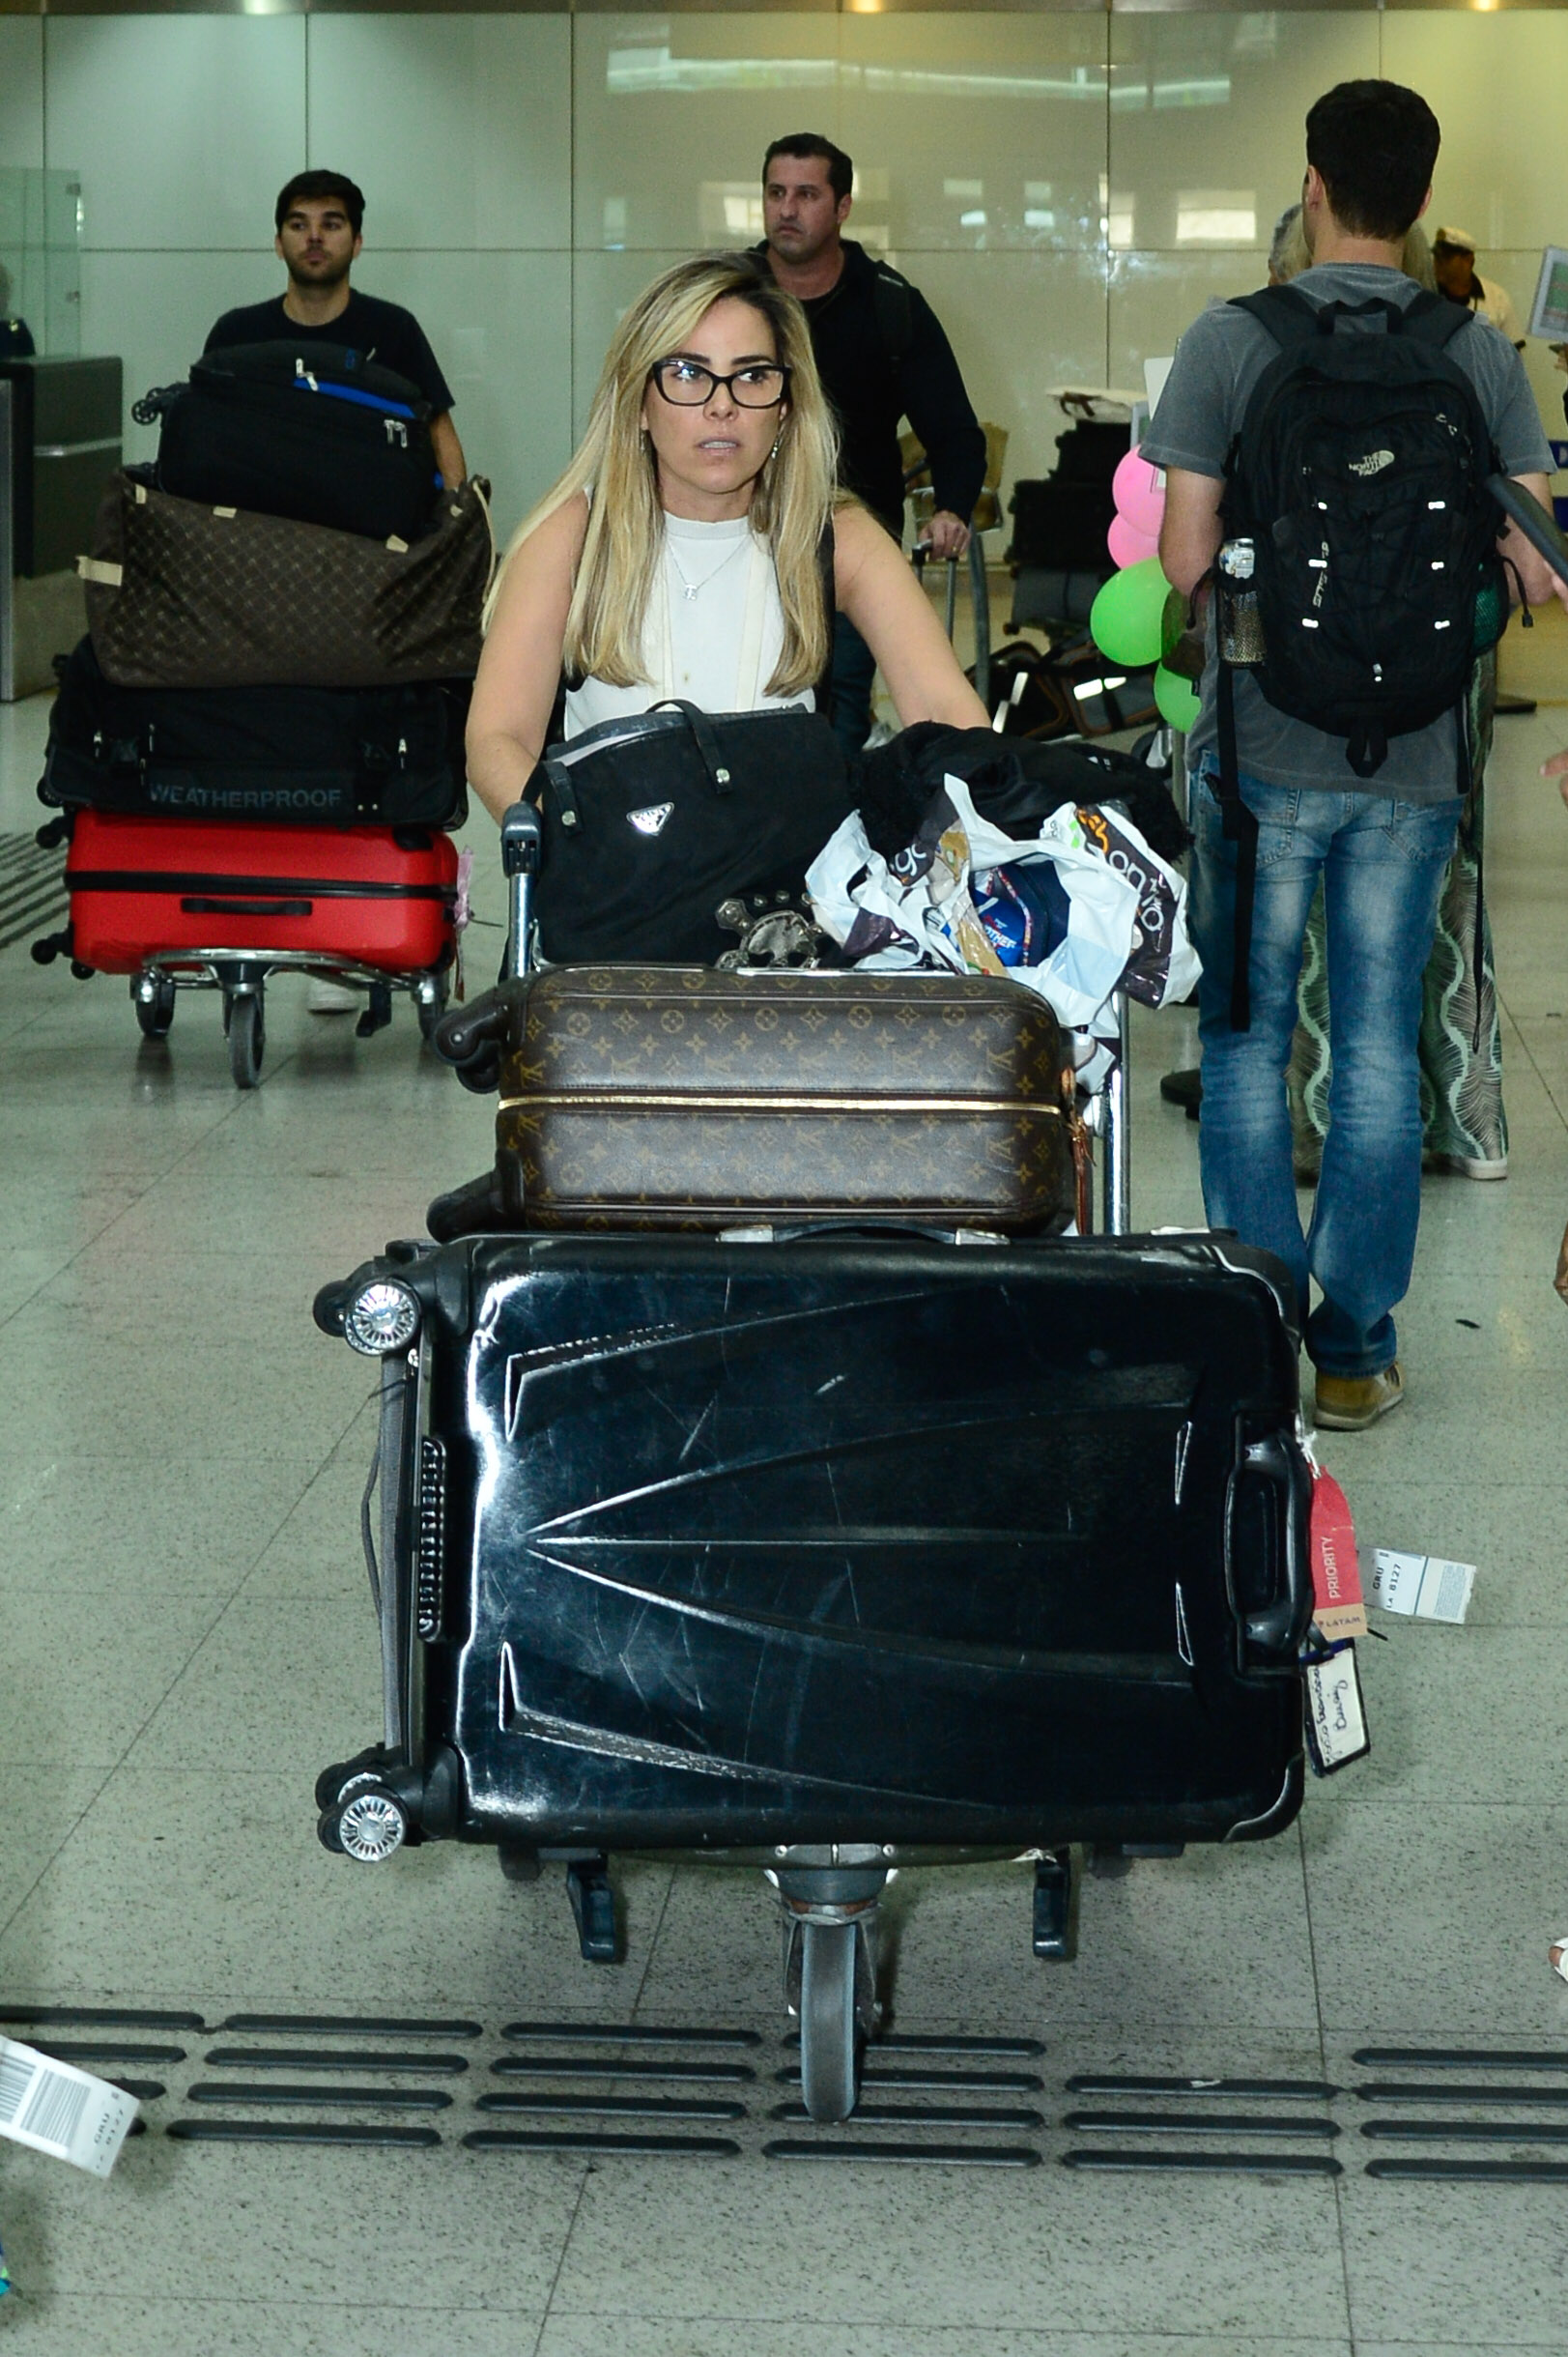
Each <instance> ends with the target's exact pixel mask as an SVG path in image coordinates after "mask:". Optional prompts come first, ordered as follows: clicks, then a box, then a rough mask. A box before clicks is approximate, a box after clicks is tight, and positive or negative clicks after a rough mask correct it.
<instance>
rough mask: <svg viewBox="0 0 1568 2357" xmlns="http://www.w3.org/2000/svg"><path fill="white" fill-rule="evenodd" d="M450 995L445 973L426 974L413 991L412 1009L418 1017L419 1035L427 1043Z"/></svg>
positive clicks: (434, 1030)
mask: <svg viewBox="0 0 1568 2357" xmlns="http://www.w3.org/2000/svg"><path fill="white" fill-rule="evenodd" d="M450 995H451V982H450V979H449V977H448V976H447V975H445V974H427V975H426V976H425V978H424V980H423V982H421V983H420V984H419V986H418V988H417V990H416V991H415V992H414V996H413V1011H414V1013H415V1014H416V1015H417V1016H418V1018H419V1037H420V1038H421V1039H422V1040H424V1041H426V1042H427V1043H428V1042H430V1041H432V1040H434V1038H435V1036H436V1025H437V1024H438V1023H439V1022H440V1021H441V1019H442V1016H443V1015H444V1014H445V1012H446V1001H447V999H448V998H449V997H450Z"/></svg>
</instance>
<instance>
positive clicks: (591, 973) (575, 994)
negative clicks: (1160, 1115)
mask: <svg viewBox="0 0 1568 2357" xmlns="http://www.w3.org/2000/svg"><path fill="white" fill-rule="evenodd" d="M502 997H503V999H504V1002H505V1005H506V1010H507V1015H508V1018H509V1020H508V1025H507V1032H508V1036H507V1038H506V1043H505V1047H504V1049H503V1052H502V1057H501V1072H500V1105H499V1113H498V1116H497V1145H498V1165H499V1176H500V1182H501V1191H502V1194H503V1196H504V1198H505V1200H506V1207H507V1210H508V1212H509V1214H510V1215H511V1217H512V1218H513V1219H515V1220H516V1221H517V1222H519V1223H520V1224H522V1225H525V1226H527V1227H528V1228H575V1229H578V1230H587V1229H607V1228H618V1229H634V1228H635V1229H649V1228H689V1229H708V1230H713V1229H718V1228H725V1227H729V1226H733V1225H735V1224H737V1223H742V1222H753V1221H769V1220H774V1219H787V1220H795V1219H802V1218H805V1219H813V1218H817V1219H820V1218H863V1219H871V1218H894V1219H899V1220H923V1219H924V1220H931V1219H939V1220H941V1221H942V1222H945V1223H946V1224H948V1225H950V1226H951V1225H953V1224H954V1223H955V1222H956V1223H957V1224H959V1225H967V1226H974V1227H978V1228H987V1229H991V1230H994V1231H996V1232H997V1233H1001V1234H1012V1235H1032V1234H1033V1235H1038V1234H1054V1233H1056V1232H1058V1231H1060V1230H1061V1229H1062V1228H1063V1227H1065V1226H1066V1225H1067V1224H1068V1222H1069V1221H1070V1220H1071V1219H1072V1218H1073V1217H1074V1216H1075V1213H1076V1211H1077V1208H1078V1205H1077V1162H1078V1159H1079V1158H1078V1156H1077V1155H1076V1153H1075V1142H1077V1121H1076V1116H1075V1114H1074V1111H1073V1101H1072V1077H1071V1066H1072V1059H1071V1055H1070V1052H1069V1049H1068V1048H1067V1047H1066V1045H1065V1044H1064V1041H1063V1037H1062V1034H1061V1031H1060V1029H1059V1028H1058V1025H1057V1021H1056V1018H1055V1017H1054V1015H1053V1014H1052V1013H1051V1011H1050V1009H1049V1007H1047V1006H1046V1005H1045V1004H1044V1003H1043V1001H1042V1000H1041V999H1040V998H1038V997H1036V996H1035V995H1034V993H1033V992H1029V991H1026V990H1024V989H1022V988H1021V987H1020V986H1019V985H1018V984H1016V983H1014V982H1012V981H1008V980H1005V979H991V978H988V977H979V976H977V977H974V978H972V979H970V978H964V977H961V976H957V975H944V974H925V973H878V974H846V973H821V972H813V971H800V970H768V971H763V972H754V973H724V972H720V971H717V970H715V969H714V968H712V967H709V966H630V965H614V966H610V965H607V966H560V967H556V968H552V969H546V970H545V971H543V972H542V973H540V974H537V975H536V976H535V977H534V978H533V979H532V980H531V981H530V982H529V983H527V985H508V986H504V988H503V992H502ZM1080 1223H1082V1222H1080Z"/></svg>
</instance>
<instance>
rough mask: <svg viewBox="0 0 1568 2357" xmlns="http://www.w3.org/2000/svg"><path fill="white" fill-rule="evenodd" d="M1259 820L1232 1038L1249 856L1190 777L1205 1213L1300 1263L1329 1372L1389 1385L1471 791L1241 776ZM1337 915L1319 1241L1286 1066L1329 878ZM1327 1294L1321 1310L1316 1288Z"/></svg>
mask: <svg viewBox="0 0 1568 2357" xmlns="http://www.w3.org/2000/svg"><path fill="white" fill-rule="evenodd" d="M1240 784H1241V797H1242V800H1243V801H1244V802H1245V803H1246V805H1247V807H1248V809H1249V810H1251V811H1252V812H1253V813H1254V814H1255V815H1256V817H1257V819H1258V824H1259V832H1258V883H1257V898H1256V901H1255V903H1254V906H1253V917H1252V950H1251V956H1250V959H1249V962H1248V966H1247V981H1248V987H1249V989H1250V991H1251V995H1252V1028H1251V1029H1250V1031H1233V1030H1232V1029H1231V1021H1230V1001H1231V975H1232V969H1233V966H1234V963H1235V954H1234V953H1235V931H1234V927H1235V914H1236V853H1237V847H1236V845H1235V844H1234V843H1227V842H1226V840H1225V836H1224V832H1223V821H1222V819H1221V816H1220V809H1219V803H1218V801H1217V799H1216V797H1215V795H1214V791H1213V786H1212V776H1211V775H1207V774H1206V775H1202V776H1200V777H1197V778H1195V779H1194V780H1193V786H1192V797H1191V803H1192V806H1191V812H1190V817H1191V821H1192V828H1193V832H1194V834H1195V835H1196V837H1197V848H1196V850H1195V852H1194V854H1193V861H1192V891H1191V903H1190V908H1189V921H1190V924H1191V929H1192V937H1193V941H1194V943H1195V945H1196V947H1197V951H1198V955H1199V957H1200V958H1201V959H1202V960H1203V981H1202V983H1201V985H1200V986H1199V994H1198V1006H1199V1021H1198V1030H1199V1035H1200V1037H1201V1039H1202V1041H1203V1121H1202V1127H1201V1130H1200V1150H1201V1156H1202V1164H1203V1199H1204V1208H1205V1210H1206V1211H1207V1213H1208V1216H1209V1220H1210V1222H1211V1224H1212V1225H1213V1226H1215V1227H1234V1228H1235V1229H1236V1231H1237V1233H1238V1234H1239V1235H1240V1238H1241V1241H1242V1242H1243V1243H1244V1244H1252V1245H1258V1246H1261V1247H1262V1248H1263V1249H1264V1250H1267V1251H1270V1252H1274V1253H1276V1254H1277V1255H1278V1257H1279V1258H1280V1259H1281V1260H1283V1261H1284V1263H1285V1265H1286V1267H1287V1268H1288V1269H1289V1270H1290V1271H1291V1273H1292V1275H1293V1276H1294V1278H1295V1279H1296V1287H1297V1298H1298V1300H1299V1302H1300V1308H1301V1317H1302V1324H1303V1331H1304V1334H1305V1337H1306V1347H1307V1351H1308V1354H1309V1356H1310V1357H1311V1359H1312V1361H1313V1363H1314V1365H1317V1366H1319V1367H1321V1368H1322V1369H1323V1370H1324V1372H1325V1373H1326V1374H1330V1375H1353V1376H1354V1375H1375V1374H1378V1373H1381V1371H1382V1370H1383V1367H1385V1366H1386V1365H1388V1364H1389V1362H1390V1361H1391V1360H1392V1358H1393V1357H1394V1355H1395V1348H1396V1343H1395V1335H1394V1321H1393V1317H1392V1315H1391V1314H1390V1313H1391V1311H1392V1309H1393V1307H1394V1304H1395V1303H1396V1302H1398V1301H1402V1300H1403V1299H1404V1297H1405V1294H1406V1292H1407V1290H1408V1289H1409V1286H1410V1281H1411V1264H1412V1262H1413V1260H1414V1257H1415V1230H1416V1225H1417V1222H1418V1221H1419V1218H1420V1210H1421V1104H1420V1082H1419V1075H1418V1071H1417V1065H1416V1055H1415V1042H1416V1034H1417V1032H1418V1030H1419V1028H1420V1021H1421V976H1422V973H1423V971H1424V969H1425V966H1426V962H1427V957H1428V954H1429V953H1430V951H1431V948H1432V934H1433V927H1434V925H1435V923H1436V919H1437V910H1438V895H1439V893H1440V890H1441V887H1442V878H1443V871H1444V869H1445V868H1446V867H1447V864H1448V860H1449V857H1450V854H1451V853H1452V851H1453V848H1454V830H1455V827H1456V825H1457V823H1458V819H1459V811H1460V798H1459V796H1458V795H1457V794H1455V795H1453V796H1451V797H1449V798H1447V799H1445V800H1443V801H1441V802H1430V803H1411V802H1396V801H1391V800H1390V799H1389V798H1388V796H1387V795H1385V794H1377V793H1344V792H1341V791H1339V790H1337V789H1335V790H1328V791H1325V790H1318V789H1315V788H1311V787H1308V788H1300V787H1289V786H1269V785H1265V784H1264V783H1263V782H1262V781H1261V780H1259V779H1256V778H1249V777H1245V776H1243V777H1242V779H1241V781H1240ZM1320 875H1321V876H1322V877H1323V879H1324V897H1325V903H1326V912H1327V949H1328V1020H1329V1048H1330V1052H1331V1054H1332V1057H1333V1080H1332V1084H1331V1087H1330V1091H1329V1099H1328V1122H1329V1126H1328V1136H1327V1141H1326V1144H1325V1146H1324V1152H1323V1174H1322V1176H1321V1178H1320V1179H1319V1181H1318V1192H1317V1201H1316V1203H1315V1205H1314V1208H1313V1213H1312V1223H1311V1225H1310V1227H1309V1228H1308V1229H1307V1232H1306V1234H1305V1236H1303V1235H1302V1233H1301V1222H1300V1219H1299V1216H1298V1214H1297V1207H1296V1182H1295V1177H1294V1174H1293V1171H1292V1167H1291V1122H1290V1109H1289V1106H1288V1104H1287V1101H1286V1095H1285V1068H1286V1066H1287V1065H1288V1063H1289V1062H1290V1054H1291V1035H1292V1032H1293V1030H1294V1029H1295V1025H1296V982H1297V973H1298V972H1299V969H1300V964H1301V943H1302V938H1303V936H1304V934H1305V932H1306V921H1307V914H1308V911H1309V910H1310V908H1311V905H1312V896H1313V893H1314V891H1315V890H1316V888H1317V882H1318V877H1319V876H1320ZM1309 1276H1311V1277H1315V1278H1316V1279H1317V1280H1318V1283H1319V1285H1320V1286H1321V1287H1322V1289H1323V1295H1324V1299H1323V1301H1322V1302H1321V1303H1320V1304H1319V1306H1318V1308H1316V1309H1314V1310H1313V1311H1312V1313H1311V1316H1310V1317H1308V1315H1307V1301H1308V1293H1307V1280H1308V1278H1309Z"/></svg>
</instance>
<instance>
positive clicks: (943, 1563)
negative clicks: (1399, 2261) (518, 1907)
mask: <svg viewBox="0 0 1568 2357" xmlns="http://www.w3.org/2000/svg"><path fill="white" fill-rule="evenodd" d="M1286 1298H1287V1295H1286V1279H1285V1275H1284V1272H1283V1270H1281V1269H1279V1268H1278V1267H1277V1265H1276V1264H1275V1263H1273V1262H1271V1261H1270V1260H1269V1259H1268V1258H1267V1257H1266V1256H1265V1255H1262V1254H1259V1253H1254V1252H1249V1251H1246V1250H1242V1249H1241V1248H1240V1247H1238V1246H1235V1245H1233V1244H1230V1243H1229V1242H1224V1241H1216V1240H1211V1239H1208V1238H1191V1239H1186V1238H1183V1239H1175V1238H1173V1239H1169V1240H1164V1239H1160V1240H1155V1239H1151V1238H1142V1239H1120V1240H1102V1241H1094V1242H1087V1241H1083V1242H1080V1241H1077V1240H1062V1241H1059V1242H1023V1243H1013V1244H1011V1245H1010V1244H1006V1243H1000V1242H998V1243H992V1244H989V1245H984V1244H974V1245H971V1246H967V1247H965V1246H959V1245H955V1244H953V1243H951V1242H942V1241H937V1240H929V1241H927V1240H925V1239H923V1238H922V1237H920V1236H918V1235H917V1236H904V1237H894V1236H881V1237H873V1236H852V1235H846V1236H839V1237H833V1236H830V1235H824V1234H822V1233H820V1232H818V1233H817V1234H816V1235H815V1236H805V1237H800V1238H797V1239H795V1240H792V1241H788V1240H786V1241H775V1242H772V1243H750V1244H746V1243H727V1242H725V1241H723V1240H722V1239H719V1240H715V1239H708V1238H698V1237H687V1236H669V1235H665V1236H659V1235H653V1236H615V1237H598V1238H584V1237H580V1236H551V1237H534V1238H531V1239H523V1238H520V1239H500V1240H483V1239H470V1240H468V1241H466V1242H463V1243H460V1244H456V1245H449V1246H445V1247H442V1248H441V1249H439V1250H435V1249H431V1248H424V1249H422V1250H416V1249H415V1248H413V1247H407V1248H400V1250H399V1252H398V1253H397V1254H396V1255H394V1256H393V1257H392V1258H389V1259H386V1260H383V1261H379V1262H373V1263H370V1264H367V1266H366V1267H365V1268H364V1269H361V1270H359V1271H357V1272H356V1274H355V1276H354V1278H352V1279H349V1280H347V1282H346V1283H345V1284H344V1285H341V1286H338V1287H335V1288H329V1289H328V1292H327V1293H326V1294H324V1295H323V1297H322V1300H321V1302H320V1303H319V1304H318V1319H319V1321H320V1322H321V1323H323V1324H324V1325H325V1326H326V1327H327V1328H328V1330H329V1331H336V1332H340V1333H341V1332H343V1331H344V1322H345V1319H347V1320H348V1322H349V1326H350V1329H351V1334H350V1338H351V1339H356V1343H357V1347H359V1348H361V1349H368V1350H382V1351H384V1352H385V1354H386V1355H385V1359H384V1369H385V1372H384V1422H383V1465H384V1470H385V1469H388V1468H389V1467H392V1466H396V1467H400V1472H399V1473H398V1475H397V1478H396V1480H394V1483H393V1489H392V1492H391V1500H390V1507H389V1509H388V1515H387V1517H384V1525H383V1528H384V1532H385V1534H387V1536H388V1547H387V1552H388V1554H389V1556H390V1560H389V1561H387V1562H384V1565H383V1583H382V1586H383V1621H382V1625H383V1640H384V1651H385V1673H386V1691H387V1725H386V1731H385V1742H386V1748H385V1752H384V1753H382V1754H381V1755H379V1757H378V1759H377V1762H376V1763H375V1766H376V1771H377V1773H378V1774H379V1776H380V1777H381V1779H382V1781H383V1782H384V1783H385V1785H386V1787H387V1789H388V1791H393V1790H395V1793H396V1795H397V1806H398V1808H399V1809H400V1810H401V1811H402V1813H403V1817H404V1819H405V1820H406V1821H407V1822H408V1824H409V1826H410V1829H411V1830H412V1831H413V1833H414V1834H415V1835H416V1836H418V1835H420V1834H422V1835H423V1837H425V1838H429V1837H432V1836H440V1835H457V1836H459V1837H462V1838H466V1839H470V1840H478V1841H506V1842H512V1843H527V1844H541V1843H543V1844H552V1843H554V1844H566V1845H570V1844H587V1845H590V1846H591V1847H593V1848H594V1849H603V1850H611V1849H630V1848H639V1847H643V1848H646V1847H680V1848H685V1849H696V1850H702V1849H726V1848H727V1849H744V1848H747V1847H757V1846H760V1845H765V1844H771V1843H776V1842H784V1841H788V1842H791V1843H797V1844H798V1843H822V1842H874V1843H879V1844H886V1845H893V1846H894V1851H895V1853H896V1854H901V1853H902V1851H903V1850H904V1848H905V1847H918V1846H920V1845H931V1844H946V1843H966V1844H975V1843H998V1844H1007V1845H1014V1844H1016V1845H1018V1846H1020V1847H1022V1846H1026V1845H1030V1844H1036V1843H1041V1844H1053V1843H1065V1842H1069V1841H1081V1840H1095V1841H1108V1842H1116V1841H1120V1842H1134V1843H1137V1842H1142V1843H1150V1842H1180V1841H1184V1840H1235V1839H1244V1838H1255V1837H1261V1836H1264V1835H1267V1834H1271V1833H1275V1832H1278V1831H1279V1830H1281V1829H1282V1828H1283V1827H1284V1826H1285V1825H1288V1824H1289V1823H1290V1821H1291V1819H1292V1818H1293V1816H1294V1815H1295V1813H1296V1810H1297V1806H1298V1804H1299V1799H1300V1793H1301V1770H1302V1757H1301V1690H1300V1683H1299V1676H1298V1670H1297V1650H1298V1647H1299V1644H1300V1641H1301V1639H1302V1636H1303V1635H1304V1631H1305V1625H1306V1622H1307V1620H1308V1618H1309V1614H1310V1589H1309V1584H1308V1573H1307V1560H1306V1545H1305V1522H1306V1502H1307V1495H1308V1485H1307V1475H1306V1470H1305V1466H1304V1462H1303V1459H1302V1457H1301V1454H1300V1452H1299V1449H1298V1446H1297V1438H1296V1432H1297V1358H1296V1346H1295V1339H1294V1336H1293V1335H1292V1334H1291V1332H1290V1330H1289V1328H1288V1326H1287V1322H1286V1310H1285V1302H1286ZM388 1419H390V1421H388ZM399 1482H400V1483H401V1486H400V1487H399V1486H398V1483H399ZM368 1732H369V1731H368V1730H367V1734H368ZM368 1780H369V1779H367V1778H361V1782H364V1781H368ZM334 1789H335V1788H334Z"/></svg>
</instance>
